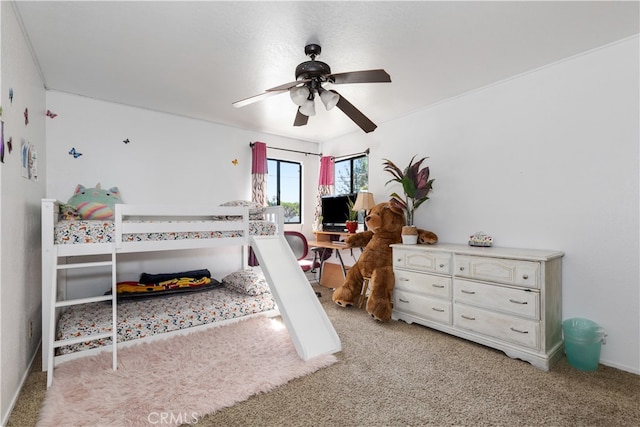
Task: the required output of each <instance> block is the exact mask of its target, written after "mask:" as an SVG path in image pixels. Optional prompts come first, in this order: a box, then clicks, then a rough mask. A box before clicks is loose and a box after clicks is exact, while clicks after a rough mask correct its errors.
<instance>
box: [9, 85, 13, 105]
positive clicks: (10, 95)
mask: <svg viewBox="0 0 640 427" xmlns="http://www.w3.org/2000/svg"><path fill="white" fill-rule="evenodd" d="M9 101H10V102H11V104H13V88H12V87H10V88H9Z"/></svg>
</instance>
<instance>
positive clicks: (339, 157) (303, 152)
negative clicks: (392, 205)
mask: <svg viewBox="0 0 640 427" xmlns="http://www.w3.org/2000/svg"><path fill="white" fill-rule="evenodd" d="M254 145H255V142H250V143H249V147H253V146H254ZM267 148H270V149H272V150H280V151H289V152H291V153H300V154H304V155H311V156H319V157H322V153H319V154H318V153H309V152H307V151H298V150H290V149H288V148H278V147H267ZM358 154H366V155H367V156H368V155H369V149H368V148H367V149H366V150H364V151H362V152H360V153H353V154H345V155H344V156H338V157H334V160H335V159H344V158H347V157H355V156H357V155H358Z"/></svg>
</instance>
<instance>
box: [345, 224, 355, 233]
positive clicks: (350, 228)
mask: <svg viewBox="0 0 640 427" xmlns="http://www.w3.org/2000/svg"><path fill="white" fill-rule="evenodd" d="M345 225H346V227H347V231H348V232H349V233H355V232H356V230H357V229H358V221H347V223H346V224H345Z"/></svg>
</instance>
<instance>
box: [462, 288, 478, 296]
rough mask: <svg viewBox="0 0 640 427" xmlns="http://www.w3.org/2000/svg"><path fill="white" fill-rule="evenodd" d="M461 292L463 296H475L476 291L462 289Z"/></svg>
mask: <svg viewBox="0 0 640 427" xmlns="http://www.w3.org/2000/svg"><path fill="white" fill-rule="evenodd" d="M460 292H462V293H463V294H469V295H475V292H474V291H467V290H465V289H460Z"/></svg>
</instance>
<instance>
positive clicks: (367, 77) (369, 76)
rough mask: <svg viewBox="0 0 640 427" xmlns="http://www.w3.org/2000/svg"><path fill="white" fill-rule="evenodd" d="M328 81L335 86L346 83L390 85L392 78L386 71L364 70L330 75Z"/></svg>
mask: <svg viewBox="0 0 640 427" xmlns="http://www.w3.org/2000/svg"><path fill="white" fill-rule="evenodd" d="M327 80H329V81H331V82H332V83H335V84H346V83H390V82H391V76H390V75H389V74H387V72H386V71H385V70H382V69H379V70H363V71H351V72H346V73H337V74H329V75H328V76H327Z"/></svg>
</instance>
